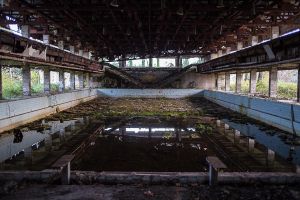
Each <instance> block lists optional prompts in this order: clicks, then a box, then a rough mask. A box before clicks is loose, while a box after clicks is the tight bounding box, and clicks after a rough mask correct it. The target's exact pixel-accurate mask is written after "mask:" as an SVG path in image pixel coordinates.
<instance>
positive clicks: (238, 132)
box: [234, 130, 241, 144]
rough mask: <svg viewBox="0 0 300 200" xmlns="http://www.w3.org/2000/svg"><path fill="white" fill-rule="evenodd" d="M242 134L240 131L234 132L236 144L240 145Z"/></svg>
mask: <svg viewBox="0 0 300 200" xmlns="http://www.w3.org/2000/svg"><path fill="white" fill-rule="evenodd" d="M240 136H241V132H240V131H238V130H234V143H237V144H238V143H240Z"/></svg>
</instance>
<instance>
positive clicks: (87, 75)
mask: <svg viewBox="0 0 300 200" xmlns="http://www.w3.org/2000/svg"><path fill="white" fill-rule="evenodd" d="M89 80H90V74H89V73H86V74H85V83H86V85H85V88H90V81H89Z"/></svg>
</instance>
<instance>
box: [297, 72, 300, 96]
mask: <svg viewBox="0 0 300 200" xmlns="http://www.w3.org/2000/svg"><path fill="white" fill-rule="evenodd" d="M297 85H298V86H297V102H300V67H298V84H297Z"/></svg>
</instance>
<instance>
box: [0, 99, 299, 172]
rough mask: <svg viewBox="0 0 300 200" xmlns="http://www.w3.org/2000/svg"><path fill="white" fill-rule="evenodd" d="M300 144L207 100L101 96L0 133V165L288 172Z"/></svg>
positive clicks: (7, 167)
mask: <svg viewBox="0 0 300 200" xmlns="http://www.w3.org/2000/svg"><path fill="white" fill-rule="evenodd" d="M82 144H84V145H82ZM82 146H84V148H79V147H82ZM299 147H300V139H299V137H296V136H294V135H290V134H288V133H286V132H283V131H281V130H278V129H275V128H273V127H270V126H267V125H265V124H262V123H260V122H258V121H256V120H252V119H249V118H247V117H245V116H243V115H240V114H237V113H234V112H232V111H230V110H228V109H225V108H223V107H220V106H218V105H216V104H214V103H211V102H209V101H207V100H205V99H203V98H197V99H106V98H98V99H95V100H92V101H89V102H86V103H82V104H80V105H78V106H75V107H73V108H71V109H68V110H65V111H62V112H60V113H57V114H54V115H51V116H49V117H47V118H45V119H43V120H38V121H35V122H33V123H30V124H27V125H24V126H22V127H19V128H18V129H14V130H12V131H8V132H6V133H3V134H1V136H0V163H1V164H0V167H1V169H2V170H15V169H17V170H25V169H30V170H43V169H48V168H51V165H52V164H53V163H54V162H55V161H56V160H57V159H59V158H60V157H61V156H62V155H65V154H74V155H75V156H76V157H75V159H74V160H73V161H72V165H71V166H72V169H75V170H87V171H88V170H91V171H153V172H154V171H160V172H164V171H180V172H185V171H187V172H192V171H197V172H198V171H204V172H205V171H208V165H207V163H206V157H207V156H217V157H218V158H219V159H220V160H221V161H222V162H224V164H225V165H226V166H227V168H226V169H224V171H275V172H291V171H295V170H296V165H299V164H300V148H299Z"/></svg>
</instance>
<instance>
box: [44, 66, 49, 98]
mask: <svg viewBox="0 0 300 200" xmlns="http://www.w3.org/2000/svg"><path fill="white" fill-rule="evenodd" d="M44 93H45V94H50V69H49V68H48V67H45V68H44Z"/></svg>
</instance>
